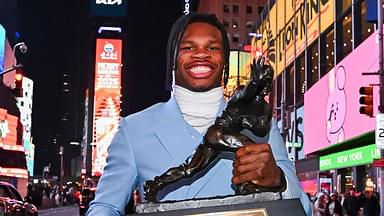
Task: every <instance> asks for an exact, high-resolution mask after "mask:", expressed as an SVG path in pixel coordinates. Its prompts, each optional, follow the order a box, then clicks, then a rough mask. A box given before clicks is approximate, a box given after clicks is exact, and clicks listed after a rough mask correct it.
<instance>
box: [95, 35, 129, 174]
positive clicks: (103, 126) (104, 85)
mask: <svg viewBox="0 0 384 216" xmlns="http://www.w3.org/2000/svg"><path fill="white" fill-rule="evenodd" d="M121 57H122V41H121V40H119V39H100V38H99V39H97V40H96V60H95V97H94V110H93V149H92V175H96V176H98V175H101V173H102V171H103V168H104V166H105V164H106V157H107V148H108V146H109V144H110V143H111V141H112V137H113V136H114V134H115V132H116V130H117V127H118V123H119V120H120V88H121Z"/></svg>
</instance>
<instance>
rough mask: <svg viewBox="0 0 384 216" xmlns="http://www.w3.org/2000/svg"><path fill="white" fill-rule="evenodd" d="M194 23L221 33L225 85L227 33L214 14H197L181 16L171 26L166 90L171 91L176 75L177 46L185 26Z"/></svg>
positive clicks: (227, 60)
mask: <svg viewBox="0 0 384 216" xmlns="http://www.w3.org/2000/svg"><path fill="white" fill-rule="evenodd" d="M194 22H203V23H208V24H210V25H212V26H214V27H216V28H217V29H219V30H220V32H221V37H222V40H223V48H224V61H225V62H224V74H223V75H224V77H223V81H224V86H226V85H227V82H228V76H229V41H228V36H227V32H226V31H225V29H224V26H223V25H222V24H221V23H220V22H219V20H218V19H217V17H216V16H215V15H214V14H199V13H190V14H188V15H182V16H181V17H179V18H178V19H177V20H176V22H175V23H174V24H173V26H172V29H171V32H170V33H169V37H168V43H167V51H166V58H167V68H166V70H167V74H166V80H165V87H166V89H167V90H170V91H172V84H173V79H174V77H173V75H174V74H173V73H176V70H177V68H176V66H177V64H176V61H177V56H178V52H179V45H180V42H181V38H182V36H183V34H184V31H185V29H186V28H187V26H188V25H189V24H191V23H194Z"/></svg>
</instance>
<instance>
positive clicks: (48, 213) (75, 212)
mask: <svg viewBox="0 0 384 216" xmlns="http://www.w3.org/2000/svg"><path fill="white" fill-rule="evenodd" d="M40 215H42V216H44V215H45V216H68V215H71V216H79V207H78V206H77V205H74V206H65V207H58V208H49V209H42V210H39V216H40Z"/></svg>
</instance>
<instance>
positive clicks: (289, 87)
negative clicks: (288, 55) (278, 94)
mask: <svg viewBox="0 0 384 216" xmlns="http://www.w3.org/2000/svg"><path fill="white" fill-rule="evenodd" d="M294 80H295V70H294V67H293V63H292V64H291V65H289V66H288V67H287V69H286V71H285V92H286V94H285V95H286V96H285V104H286V105H287V106H291V105H293V98H294V96H295V92H294V86H295V82H294Z"/></svg>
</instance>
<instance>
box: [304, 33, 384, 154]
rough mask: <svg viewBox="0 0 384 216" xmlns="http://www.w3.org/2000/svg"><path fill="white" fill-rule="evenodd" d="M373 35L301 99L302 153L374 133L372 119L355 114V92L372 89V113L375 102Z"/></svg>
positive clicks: (376, 77) (376, 55) (375, 49)
mask: <svg viewBox="0 0 384 216" xmlns="http://www.w3.org/2000/svg"><path fill="white" fill-rule="evenodd" d="M376 35H377V33H374V34H372V35H371V36H370V37H369V38H368V39H367V40H365V41H364V43H362V44H360V45H359V46H358V47H357V48H356V49H355V50H354V51H353V52H352V53H350V54H349V55H348V56H347V57H346V58H344V59H343V60H342V61H341V62H339V64H337V65H336V66H335V67H334V68H333V69H332V70H331V71H330V72H328V74H326V75H325V76H324V77H323V78H322V79H321V80H319V81H318V82H317V83H316V84H315V85H314V86H312V87H311V88H310V89H309V90H308V91H307V92H306V93H305V95H304V121H305V124H304V130H305V136H304V143H305V145H304V153H305V154H309V153H311V152H314V151H317V150H319V149H322V148H324V147H328V146H330V145H333V144H335V143H340V142H343V141H346V140H348V139H351V138H353V137H356V136H358V135H361V134H363V133H366V132H368V131H372V130H374V129H375V118H370V117H369V116H367V115H363V114H360V113H359V108H360V104H359V99H360V94H359V89H360V87H362V86H369V85H374V86H373V94H374V108H375V109H376V110H375V111H374V112H376V113H377V106H378V104H379V103H378V102H379V95H378V91H379V86H378V85H377V84H378V83H379V76H372V75H371V76H364V75H362V73H363V72H376V71H377V70H378V66H379V62H378V59H379V58H378V56H379V54H378V48H377V47H378V45H377V43H376V41H375V38H376Z"/></svg>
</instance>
